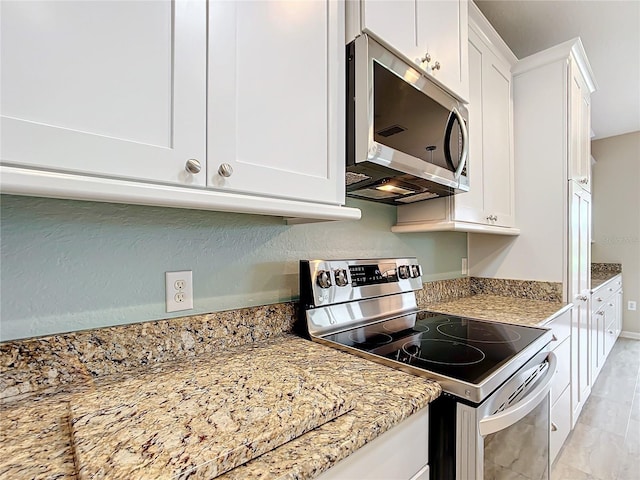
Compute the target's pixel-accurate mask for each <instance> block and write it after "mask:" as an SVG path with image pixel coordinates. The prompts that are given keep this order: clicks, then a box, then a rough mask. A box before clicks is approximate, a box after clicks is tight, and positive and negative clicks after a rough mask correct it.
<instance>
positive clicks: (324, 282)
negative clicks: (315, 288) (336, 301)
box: [316, 270, 331, 288]
mask: <svg viewBox="0 0 640 480" xmlns="http://www.w3.org/2000/svg"><path fill="white" fill-rule="evenodd" d="M316 282H318V285H320V288H329V287H330V286H331V276H330V275H329V271H328V270H320V271H319V272H318V274H317V275H316Z"/></svg>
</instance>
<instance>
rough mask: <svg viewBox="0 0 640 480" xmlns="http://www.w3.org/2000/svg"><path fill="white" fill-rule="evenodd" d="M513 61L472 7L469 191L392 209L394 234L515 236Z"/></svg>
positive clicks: (493, 31) (470, 35)
mask: <svg viewBox="0 0 640 480" xmlns="http://www.w3.org/2000/svg"><path fill="white" fill-rule="evenodd" d="M515 61H516V58H515V56H514V55H513V53H511V51H510V50H509V49H508V47H507V46H506V45H505V44H504V42H503V41H502V39H500V37H499V36H498V34H497V33H496V32H495V30H493V28H492V27H491V25H490V24H489V23H488V22H487V20H486V19H485V18H484V17H482V14H481V13H480V11H479V10H478V9H477V7H475V5H473V4H472V5H471V6H470V19H469V78H470V82H469V100H470V103H469V107H468V108H469V165H468V172H467V175H468V177H469V191H468V192H465V193H459V194H456V195H453V196H450V197H445V198H438V199H432V200H428V201H425V202H417V203H413V204H408V205H402V206H399V207H398V215H397V220H398V221H397V224H396V225H395V226H394V227H392V231H394V232H398V233H399V232H418V231H441V230H454V231H463V232H481V233H496V234H502V235H517V234H518V233H519V230H518V229H516V228H514V222H515V214H514V203H515V200H514V188H513V185H514V168H513V163H514V159H513V116H512V89H511V71H510V69H511V64H512V63H515Z"/></svg>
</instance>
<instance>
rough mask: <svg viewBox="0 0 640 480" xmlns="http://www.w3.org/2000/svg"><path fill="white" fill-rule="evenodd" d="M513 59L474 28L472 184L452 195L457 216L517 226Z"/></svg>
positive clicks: (471, 60) (471, 64) (471, 50)
mask: <svg viewBox="0 0 640 480" xmlns="http://www.w3.org/2000/svg"><path fill="white" fill-rule="evenodd" d="M510 69H511V65H510V64H509V63H507V62H506V61H505V60H504V59H503V58H500V57H499V56H498V55H497V54H496V53H494V52H493V51H492V48H491V44H490V43H487V42H486V41H485V40H483V39H482V38H481V36H480V33H479V31H478V30H477V29H476V28H475V27H473V28H470V29H469V74H470V77H471V82H470V100H471V104H470V105H469V114H470V119H469V128H470V129H471V128H473V133H474V135H472V136H470V149H471V154H470V157H469V176H470V181H469V184H470V189H469V192H468V193H462V194H460V195H457V196H455V197H454V198H453V202H454V208H455V215H454V216H455V219H456V220H457V221H466V222H473V223H480V224H484V225H488V226H498V227H513V226H514V221H515V218H514V217H515V215H514V191H513V129H512V126H513V119H512V114H511V111H512V109H511V71H510Z"/></svg>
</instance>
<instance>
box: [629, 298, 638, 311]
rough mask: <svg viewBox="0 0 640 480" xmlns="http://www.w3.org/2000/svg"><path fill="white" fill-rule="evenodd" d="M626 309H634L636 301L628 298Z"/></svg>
mask: <svg viewBox="0 0 640 480" xmlns="http://www.w3.org/2000/svg"><path fill="white" fill-rule="evenodd" d="M627 309H628V310H635V309H636V302H634V301H633V300H629V303H628V305H627Z"/></svg>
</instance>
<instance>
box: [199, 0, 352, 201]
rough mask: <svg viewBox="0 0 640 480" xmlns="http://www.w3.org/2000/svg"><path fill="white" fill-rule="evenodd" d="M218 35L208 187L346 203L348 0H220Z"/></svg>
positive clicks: (213, 21)
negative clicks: (345, 51)
mask: <svg viewBox="0 0 640 480" xmlns="http://www.w3.org/2000/svg"><path fill="white" fill-rule="evenodd" d="M209 33H210V34H209V80H208V84H209V89H208V93H209V97H208V119H209V121H208V156H207V157H208V158H207V165H208V180H207V185H208V186H209V187H212V188H216V189H221V190H224V191H232V192H247V193H255V194H261V195H266V196H274V197H281V198H290V199H300V200H308V201H317V202H323V203H330V204H343V203H344V199H345V184H344V168H345V166H344V155H345V148H344V128H345V124H344V108H345V100H344V88H345V84H344V75H345V69H344V65H345V58H344V57H345V54H344V3H343V2H337V1H330V0H327V1H315V2H289V1H245V2H228V1H212V2H210V4H209ZM225 164H226V165H225ZM221 167H223V168H221ZM224 167H227V168H226V171H224V170H225V169H224ZM228 167H230V168H228ZM231 171H232V173H231ZM225 175H228V176H225Z"/></svg>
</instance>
